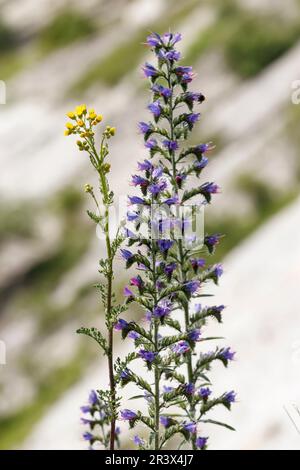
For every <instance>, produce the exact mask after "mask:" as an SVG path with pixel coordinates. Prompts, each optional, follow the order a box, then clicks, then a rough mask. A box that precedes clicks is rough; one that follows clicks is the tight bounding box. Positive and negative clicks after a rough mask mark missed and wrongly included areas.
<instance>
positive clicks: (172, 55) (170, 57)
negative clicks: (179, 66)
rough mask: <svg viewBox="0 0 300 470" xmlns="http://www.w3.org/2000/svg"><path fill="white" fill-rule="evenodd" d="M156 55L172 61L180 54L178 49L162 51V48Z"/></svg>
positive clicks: (178, 57) (177, 58)
mask: <svg viewBox="0 0 300 470" xmlns="http://www.w3.org/2000/svg"><path fill="white" fill-rule="evenodd" d="M158 57H159V58H160V59H162V60H170V61H172V62H174V61H177V60H179V59H180V57H181V54H180V52H178V51H175V50H171V51H163V50H162V49H161V50H160V51H159V52H158Z"/></svg>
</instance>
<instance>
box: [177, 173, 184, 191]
mask: <svg viewBox="0 0 300 470" xmlns="http://www.w3.org/2000/svg"><path fill="white" fill-rule="evenodd" d="M185 179H186V175H185V174H184V173H179V174H178V175H176V176H175V180H176V183H177V185H178V187H179V188H180V189H181V185H182V182H183V181H184V180H185Z"/></svg>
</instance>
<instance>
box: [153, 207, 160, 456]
mask: <svg viewBox="0 0 300 470" xmlns="http://www.w3.org/2000/svg"><path fill="white" fill-rule="evenodd" d="M152 202H153V201H152ZM151 251H152V270H153V284H154V295H153V301H154V306H156V304H157V295H156V255H155V247H154V246H153V240H152V250H151ZM158 333H159V320H158V319H156V318H155V320H154V347H155V352H158ZM159 381H160V371H159V368H158V365H157V364H154V388H155V390H154V403H155V417H154V420H155V425H154V427H155V439H154V449H155V450H158V449H159V412H160V397H159V393H160V392H159Z"/></svg>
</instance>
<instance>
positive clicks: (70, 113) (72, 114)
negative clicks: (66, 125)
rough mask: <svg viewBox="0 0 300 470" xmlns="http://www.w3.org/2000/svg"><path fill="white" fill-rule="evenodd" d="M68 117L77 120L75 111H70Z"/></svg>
mask: <svg viewBox="0 0 300 470" xmlns="http://www.w3.org/2000/svg"><path fill="white" fill-rule="evenodd" d="M67 116H68V118H70V119H75V117H76V116H75V113H73V111H70V112H69V113H67Z"/></svg>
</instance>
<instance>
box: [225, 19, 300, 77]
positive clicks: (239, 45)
mask: <svg viewBox="0 0 300 470" xmlns="http://www.w3.org/2000/svg"><path fill="white" fill-rule="evenodd" d="M299 38H300V22H299V23H295V24H290V22H287V21H284V20H281V19H280V18H278V17H277V18H275V17H261V16H260V17H257V16H254V15H250V16H246V15H243V16H242V17H241V19H240V21H239V22H238V23H237V27H236V28H235V29H234V30H233V34H232V35H230V36H229V38H228V41H227V43H226V45H225V54H226V58H227V59H228V62H229V65H230V66H231V67H232V69H233V70H234V71H236V72H237V73H238V74H239V75H240V76H242V77H245V78H247V77H253V76H255V75H256V74H257V73H259V72H260V71H261V70H262V69H264V68H265V67H266V66H267V65H269V64H271V63H272V62H273V61H274V60H276V59H278V57H280V56H281V55H282V54H284V53H285V52H286V51H287V50H288V49H289V48H290V47H291V46H292V45H293V44H294V43H295V42H296V41H297V39H299Z"/></svg>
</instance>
